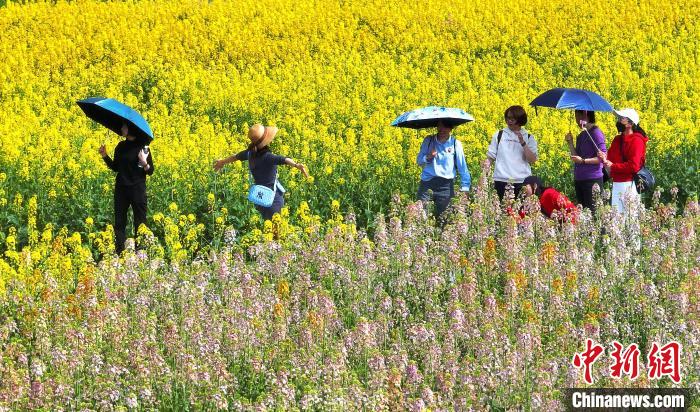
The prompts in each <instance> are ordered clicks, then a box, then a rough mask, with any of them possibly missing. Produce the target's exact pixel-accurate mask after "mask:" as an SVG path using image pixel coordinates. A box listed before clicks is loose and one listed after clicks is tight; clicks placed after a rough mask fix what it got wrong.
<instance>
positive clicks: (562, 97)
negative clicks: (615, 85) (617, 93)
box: [530, 88, 613, 112]
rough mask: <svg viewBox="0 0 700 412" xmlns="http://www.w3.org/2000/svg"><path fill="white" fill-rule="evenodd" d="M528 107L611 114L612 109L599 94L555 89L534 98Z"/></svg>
mask: <svg viewBox="0 0 700 412" xmlns="http://www.w3.org/2000/svg"><path fill="white" fill-rule="evenodd" d="M530 106H533V107H535V108H537V107H538V106H539V107H552V108H554V109H572V110H587V111H591V112H612V111H613V107H612V105H610V103H608V102H607V100H605V99H603V98H602V97H600V95H599V94H597V93H594V92H592V91H589V90H583V89H569V88H557V89H552V90H547V91H546V92H544V93H542V94H541V95H539V96H537V97H535V99H534V100H533V101H531V102H530Z"/></svg>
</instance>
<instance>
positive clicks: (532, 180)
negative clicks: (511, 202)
mask: <svg viewBox="0 0 700 412" xmlns="http://www.w3.org/2000/svg"><path fill="white" fill-rule="evenodd" d="M525 185H528V186H530V189H532V193H534V194H536V195H537V197H540V196H542V192H544V189H545V187H544V184H543V183H542V179H540V178H539V177H538V176H528V177H526V178H525V180H523V186H525ZM535 185H537V188H535Z"/></svg>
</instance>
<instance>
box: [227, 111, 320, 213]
mask: <svg viewBox="0 0 700 412" xmlns="http://www.w3.org/2000/svg"><path fill="white" fill-rule="evenodd" d="M278 131H279V129H278V128H277V127H274V126H263V125H261V124H255V125H253V126H252V127H250V129H249V130H248V139H249V140H250V144H249V145H248V148H247V149H246V150H243V151H241V152H239V153H237V154H235V155H233V156H230V157H227V158H225V159H219V160H216V161H215V162H214V170H216V171H217V172H218V171H219V170H221V168H223V167H224V166H225V165H226V164H228V163H231V162H234V161H236V160H240V161H244V160H247V161H248V166H249V170H250V174H251V176H252V178H253V181H254V183H255V184H256V185H262V186H265V187H267V188H269V189H270V190H273V191H274V200H273V202H272V205H270V206H268V207H264V206H260V205H257V204H256V205H255V208H256V209H257V210H258V212H260V214H261V215H262V217H263V219H265V220H269V219H272V216H273V215H274V214H275V213H279V212H280V211H281V210H282V207H283V206H284V197H283V194H284V188H283V187H282V185H281V184H280V183H279V181H278V180H277V166H279V165H287V166H291V167H294V168H296V169H299V171H301V173H302V174H303V175H304V176H305V177H307V178H308V177H309V172H308V171H307V170H306V166H304V165H303V164H301V163H297V162H295V161H294V160H292V159H290V158H288V157H284V156H278V155H275V154H273V153H272V151H270V147H269V145H270V143H272V140H273V139H274V138H275V135H277V132H278Z"/></svg>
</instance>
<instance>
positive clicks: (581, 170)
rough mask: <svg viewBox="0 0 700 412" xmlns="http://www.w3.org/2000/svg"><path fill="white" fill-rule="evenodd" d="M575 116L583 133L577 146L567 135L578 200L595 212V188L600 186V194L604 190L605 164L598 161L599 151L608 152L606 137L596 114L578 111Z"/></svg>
mask: <svg viewBox="0 0 700 412" xmlns="http://www.w3.org/2000/svg"><path fill="white" fill-rule="evenodd" d="M574 116H575V118H576V124H577V125H579V126H580V127H581V132H580V133H579V134H578V136H576V145H575V146H574V139H573V135H572V134H571V132H569V133H567V134H566V143H567V144H568V145H569V153H570V154H571V161H572V162H573V163H574V188H575V189H576V199H578V201H579V203H581V205H582V206H583V207H585V208H588V209H590V210H591V211H594V212H595V206H596V204H595V201H594V198H593V193H594V187H595V186H596V185H598V193H600V190H601V189H602V188H603V164H602V163H601V162H600V159H598V151H601V152H604V153H607V151H608V150H607V148H606V147H605V135H604V134H603V131H602V130H600V128H599V127H598V126H596V124H595V112H592V111H586V110H576V111H575V115H574Z"/></svg>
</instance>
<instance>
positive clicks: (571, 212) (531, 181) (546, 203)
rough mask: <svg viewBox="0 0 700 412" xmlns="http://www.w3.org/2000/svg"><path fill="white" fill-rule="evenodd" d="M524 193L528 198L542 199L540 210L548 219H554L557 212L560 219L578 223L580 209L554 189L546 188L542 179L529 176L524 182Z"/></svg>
mask: <svg viewBox="0 0 700 412" xmlns="http://www.w3.org/2000/svg"><path fill="white" fill-rule="evenodd" d="M523 192H524V194H525V195H526V196H531V195H533V194H534V195H536V196H537V197H538V198H539V199H540V209H541V210H542V213H543V214H544V215H545V216H547V217H552V213H554V211H555V210H558V211H559V212H560V215H559V216H560V218H561V219H565V220H569V221H571V222H572V223H576V217H577V215H578V208H576V205H574V204H573V203H571V201H570V200H569V198H567V197H566V196H565V195H563V194H561V193H559V192H558V191H557V190H556V189H554V188H553V187H545V186H544V184H542V179H540V178H539V177H537V176H529V177H527V178H525V180H524V181H523Z"/></svg>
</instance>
